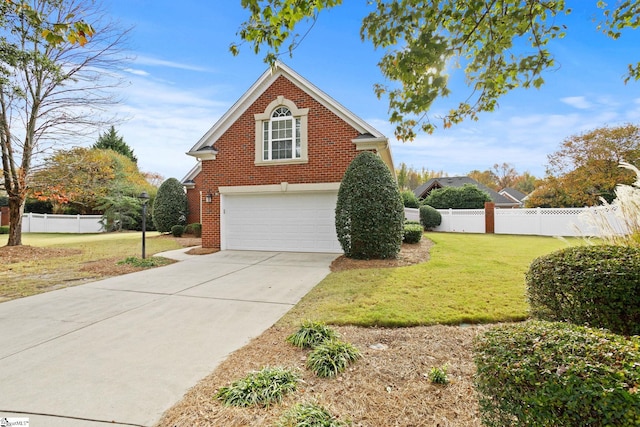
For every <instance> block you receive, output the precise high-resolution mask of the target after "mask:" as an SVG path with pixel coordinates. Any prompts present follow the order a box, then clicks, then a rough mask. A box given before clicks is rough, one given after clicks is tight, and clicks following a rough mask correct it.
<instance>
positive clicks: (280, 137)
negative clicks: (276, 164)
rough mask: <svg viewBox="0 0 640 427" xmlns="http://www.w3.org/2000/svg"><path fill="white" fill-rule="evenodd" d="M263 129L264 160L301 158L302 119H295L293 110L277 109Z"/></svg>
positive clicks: (264, 123)
mask: <svg viewBox="0 0 640 427" xmlns="http://www.w3.org/2000/svg"><path fill="white" fill-rule="evenodd" d="M262 127H263V129H262V130H263V133H264V135H263V147H262V160H281V159H299V158H300V119H299V118H294V117H293V115H292V114H291V110H289V109H288V108H287V107H284V106H280V107H278V108H276V109H275V110H273V113H271V118H270V119H269V121H265V122H263V124H262Z"/></svg>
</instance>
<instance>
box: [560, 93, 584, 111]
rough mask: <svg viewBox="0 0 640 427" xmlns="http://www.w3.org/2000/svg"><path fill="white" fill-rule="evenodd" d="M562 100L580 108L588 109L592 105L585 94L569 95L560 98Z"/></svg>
mask: <svg viewBox="0 0 640 427" xmlns="http://www.w3.org/2000/svg"><path fill="white" fill-rule="evenodd" d="M560 101H562V102H564V103H565V104H567V105H570V106H571V107H573V108H578V109H580V110H587V109H589V108H591V107H592V104H591V103H590V102H589V101H587V99H586V98H585V97H584V96H567V97H566V98H560Z"/></svg>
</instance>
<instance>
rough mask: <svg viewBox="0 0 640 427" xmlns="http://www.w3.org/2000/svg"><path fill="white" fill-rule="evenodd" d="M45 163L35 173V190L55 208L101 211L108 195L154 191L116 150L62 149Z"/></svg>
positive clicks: (135, 194) (132, 195)
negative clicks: (43, 166) (44, 165)
mask: <svg viewBox="0 0 640 427" xmlns="http://www.w3.org/2000/svg"><path fill="white" fill-rule="evenodd" d="M45 164H46V167H45V168H43V169H42V170H40V171H38V172H36V173H35V174H34V176H33V179H32V193H33V195H34V196H35V197H37V198H38V199H40V200H49V201H51V202H52V203H53V205H54V209H55V210H56V211H64V210H65V209H68V208H72V209H73V210H74V211H76V212H79V213H81V214H86V213H96V212H98V213H101V211H102V210H103V209H100V208H99V207H100V206H104V203H105V200H104V199H105V198H108V197H111V198H117V197H120V196H131V197H136V196H137V195H138V194H140V193H141V192H142V191H147V192H148V193H152V192H153V193H154V194H155V188H154V187H153V186H152V185H151V184H149V183H148V182H147V180H146V178H145V176H144V175H143V174H142V173H140V171H139V170H138V166H137V165H136V164H135V163H134V162H132V161H131V159H129V158H128V157H126V156H124V155H122V154H120V153H116V152H115V151H113V150H96V149H88V148H80V147H79V148H73V149H70V150H60V151H58V152H56V153H55V154H54V155H53V156H51V157H50V158H48V159H47V161H46V163H45Z"/></svg>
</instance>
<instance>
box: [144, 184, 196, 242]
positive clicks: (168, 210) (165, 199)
mask: <svg viewBox="0 0 640 427" xmlns="http://www.w3.org/2000/svg"><path fill="white" fill-rule="evenodd" d="M151 214H152V218H153V224H154V225H155V226H156V230H158V231H159V232H161V233H168V232H170V231H171V227H173V226H174V225H185V223H186V220H187V195H186V193H185V192H184V188H183V187H182V184H180V181H178V180H177V179H176V178H169V179H167V180H166V181H164V182H163V183H162V185H161V186H160V188H158V194H157V195H156V199H155V200H154V202H153V208H152V211H151Z"/></svg>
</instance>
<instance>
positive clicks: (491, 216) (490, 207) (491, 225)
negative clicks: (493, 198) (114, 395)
mask: <svg viewBox="0 0 640 427" xmlns="http://www.w3.org/2000/svg"><path fill="white" fill-rule="evenodd" d="M495 215H496V204H495V203H494V202H484V232H485V233H486V234H494V233H495V230H496V218H495Z"/></svg>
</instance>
